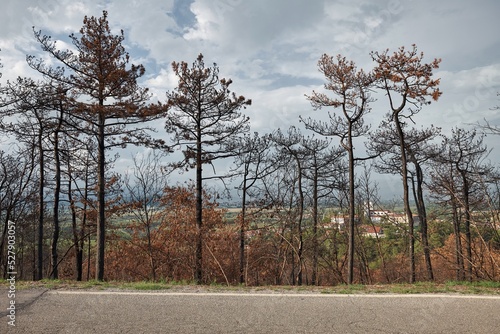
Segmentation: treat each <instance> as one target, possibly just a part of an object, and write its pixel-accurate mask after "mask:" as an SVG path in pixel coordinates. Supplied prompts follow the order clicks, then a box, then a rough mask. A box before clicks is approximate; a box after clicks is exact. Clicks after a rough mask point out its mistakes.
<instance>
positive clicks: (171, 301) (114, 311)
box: [0, 290, 500, 334]
mask: <svg viewBox="0 0 500 334" xmlns="http://www.w3.org/2000/svg"><path fill="white" fill-rule="evenodd" d="M0 293H1V295H0V305H1V306H2V308H1V309H0V314H1V322H0V333H43V334H46V333H47V334H50V333H72V334H76V333H120V334H123V333H252V334H253V333H287V334H291V333H398V334H400V333H500V297H493V296H459V295H386V294H379V295H377V294H375V295H327V294H304V293H296V294H295V293H294V294H279V293H273V294H265V293H260V294H259V293H252V294H249V293H243V294H240V293H225V292H224V293H172V292H144V293H140V292H124V291H118V292H113V291H71V290H51V291H42V290H29V291H18V293H17V294H16V310H15V325H16V326H15V327H13V326H11V325H9V324H8V322H9V321H11V320H10V319H9V317H8V315H9V312H10V311H8V310H6V309H7V306H8V305H9V304H8V303H9V301H10V299H9V298H8V297H7V292H5V291H0Z"/></svg>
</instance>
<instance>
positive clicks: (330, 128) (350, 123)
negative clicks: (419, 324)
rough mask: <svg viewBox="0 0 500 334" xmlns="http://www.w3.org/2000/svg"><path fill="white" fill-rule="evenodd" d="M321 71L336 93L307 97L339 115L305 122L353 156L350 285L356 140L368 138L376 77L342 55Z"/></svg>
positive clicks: (327, 59)
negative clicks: (333, 138) (366, 119)
mask: <svg viewBox="0 0 500 334" xmlns="http://www.w3.org/2000/svg"><path fill="white" fill-rule="evenodd" d="M318 68H319V71H320V72H321V73H323V75H324V76H325V79H326V81H327V82H326V83H325V89H326V90H329V91H331V92H332V93H333V95H334V96H333V97H330V96H328V95H326V94H324V93H318V92H314V91H313V93H312V95H311V96H308V97H307V98H308V99H309V100H310V101H311V104H312V106H313V107H314V108H315V109H321V108H323V107H333V108H335V109H339V112H337V113H330V112H329V122H323V121H316V120H312V119H310V118H309V119H307V120H302V121H303V122H304V123H305V125H306V128H308V129H310V130H312V131H314V132H316V133H318V134H320V135H323V136H336V137H339V138H340V144H341V146H342V147H343V148H344V149H345V151H346V152H347V154H348V157H349V246H348V273H347V283H348V284H352V283H353V280H354V214H355V210H354V209H355V206H354V204H355V203H354V179H355V175H354V165H355V163H356V161H357V160H360V159H361V158H355V157H354V145H353V138H356V137H360V136H364V135H366V134H367V133H368V130H369V127H368V126H366V125H365V124H364V118H363V117H364V116H365V115H366V114H367V113H368V112H369V111H370V107H369V103H370V102H372V98H371V97H370V86H371V84H372V82H373V78H372V75H371V74H369V73H365V72H364V71H363V70H359V71H358V70H357V68H356V66H355V64H354V62H352V61H348V60H347V59H346V58H345V57H342V56H341V55H338V56H337V57H336V59H334V58H333V57H331V56H329V55H326V54H324V55H323V56H322V57H321V58H320V60H319V61H318Z"/></svg>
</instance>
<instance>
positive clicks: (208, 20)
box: [0, 0, 500, 163]
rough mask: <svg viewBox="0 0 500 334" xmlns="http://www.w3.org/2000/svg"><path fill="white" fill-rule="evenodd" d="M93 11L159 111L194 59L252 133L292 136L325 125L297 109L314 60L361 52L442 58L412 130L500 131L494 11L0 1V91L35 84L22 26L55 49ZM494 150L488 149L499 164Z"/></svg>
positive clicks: (269, 2) (276, 0)
mask: <svg viewBox="0 0 500 334" xmlns="http://www.w3.org/2000/svg"><path fill="white" fill-rule="evenodd" d="M5 2H7V3H5ZM103 10H107V11H108V19H109V21H110V24H111V26H112V28H113V29H115V30H116V31H118V30H119V29H123V30H124V32H125V36H126V45H125V46H126V48H127V51H129V52H130V54H131V56H132V58H133V62H134V63H142V64H144V65H145V67H146V75H145V77H144V80H143V82H142V84H143V85H145V86H147V87H149V88H150V89H151V90H152V92H154V94H155V95H156V97H157V98H158V99H160V100H162V101H163V100H165V91H167V90H171V89H173V88H174V87H175V86H176V78H175V77H174V76H173V74H172V71H171V67H170V64H171V62H172V61H186V62H188V63H192V62H193V61H194V60H195V58H196V56H197V55H198V54H199V53H203V55H204V56H205V61H206V63H208V64H211V63H213V62H215V63H217V64H218V65H219V67H220V72H221V76H222V77H228V78H231V79H232V80H233V82H234V84H233V91H235V92H236V93H237V94H239V95H244V96H245V97H247V98H251V99H252V101H253V104H252V106H251V107H250V108H248V109H247V110H246V111H245V112H246V113H247V114H248V115H249V116H250V118H251V124H252V130H253V131H259V132H260V133H265V132H270V131H273V130H275V129H276V128H278V127H280V128H282V129H287V128H288V127H289V126H290V125H298V117H299V115H302V116H304V117H314V118H323V117H324V116H325V114H326V111H325V110H323V111H314V110H313V109H312V108H311V106H310V104H309V102H308V101H307V100H306V98H305V97H304V94H310V93H311V92H312V90H317V91H321V90H322V84H323V78H322V76H321V74H320V73H319V72H318V70H317V61H318V59H319V57H320V56H321V54H323V53H327V54H329V55H336V54H339V53H340V54H342V55H344V56H346V57H347V58H349V59H351V60H353V61H355V62H356V64H357V65H358V67H360V68H363V69H365V70H370V69H371V68H372V67H373V63H372V61H371V58H370V56H369V53H370V51H383V50H385V49H387V48H388V49H390V50H391V51H392V50H396V49H397V48H398V47H400V46H406V47H410V46H411V45H412V44H416V45H417V46H418V49H419V50H420V51H423V52H424V54H425V60H426V61H428V62H430V61H432V60H433V59H434V58H442V63H441V66H440V69H439V70H438V71H436V77H437V78H441V85H440V89H441V91H442V92H443V95H442V97H441V98H440V100H439V101H438V102H437V103H433V104H431V105H430V106H427V107H425V108H424V109H423V110H422V111H421V112H420V114H419V115H418V116H417V117H416V118H415V121H416V122H417V125H418V126H420V125H423V126H429V125H431V124H434V125H436V126H440V127H442V128H443V132H444V133H449V130H450V129H451V128H452V127H454V126H464V127H467V126H468V124H471V123H476V122H478V121H479V122H482V121H483V119H486V120H488V121H489V122H490V123H492V124H496V125H499V124H500V112H499V111H496V110H492V108H493V107H495V106H496V105H500V102H499V98H498V97H497V92H499V91H500V34H499V32H500V19H499V15H500V2H498V1H496V0H475V1H456V0H442V1H435V0H422V1H417V0H389V1H382V0H381V1H374V0H372V1H369V0H366V1H363V0H345V1H335V0H150V1H140V0H103V1H97V0H88V1H75V0H60V1H56V0H18V1H12V0H8V1H4V3H3V4H2V9H1V11H0V26H1V28H0V49H1V52H0V59H1V62H2V64H3V69H2V70H1V72H2V73H3V77H2V79H1V81H5V80H7V79H14V78H16V77H17V76H34V75H35V74H34V73H33V71H32V70H31V69H29V68H28V66H27V65H26V61H25V57H26V54H39V53H40V47H39V45H37V43H36V42H35V40H34V38H33V32H32V28H31V27H32V26H35V28H36V29H37V30H42V32H43V33H44V34H47V35H51V36H52V37H53V38H54V39H57V40H58V45H60V47H61V48H64V47H68V46H70V45H69V44H68V43H69V42H70V41H69V39H68V37H67V36H68V35H69V34H70V33H72V32H78V31H79V29H80V28H81V26H82V20H83V17H84V16H85V15H88V16H101V15H102V11H103ZM374 97H375V98H377V99H378V100H379V102H377V103H375V104H374V108H373V111H372V113H371V114H370V120H371V121H372V123H373V126H374V127H376V126H377V125H378V124H379V122H380V120H381V118H382V117H383V116H384V114H385V113H386V111H387V109H386V104H384V103H385V99H384V96H383V95H382V94H377V95H375V96H374ZM159 128H160V129H161V127H159ZM498 139H499V137H496V138H495V137H493V136H490V137H489V138H488V146H489V147H490V148H494V152H493V153H492V159H493V160H494V161H495V162H497V163H498V162H499V161H500V160H499V159H498V158H497V156H499V155H500V152H496V154H495V151H496V150H500V149H497V148H495V147H494V146H495V143H496V142H497V141H498ZM122 157H123V159H127V155H126V154H123V153H122Z"/></svg>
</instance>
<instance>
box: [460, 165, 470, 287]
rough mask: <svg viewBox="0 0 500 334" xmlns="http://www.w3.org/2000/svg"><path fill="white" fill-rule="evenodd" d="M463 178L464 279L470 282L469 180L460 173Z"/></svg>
mask: <svg viewBox="0 0 500 334" xmlns="http://www.w3.org/2000/svg"><path fill="white" fill-rule="evenodd" d="M462 179H463V183H464V185H463V196H464V211H465V212H464V214H465V248H466V252H467V266H466V269H467V270H466V279H467V281H469V282H472V237H471V231H470V222H471V215H470V204H469V181H468V180H467V177H466V175H465V174H462Z"/></svg>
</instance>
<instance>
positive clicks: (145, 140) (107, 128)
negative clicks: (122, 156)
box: [27, 11, 165, 280]
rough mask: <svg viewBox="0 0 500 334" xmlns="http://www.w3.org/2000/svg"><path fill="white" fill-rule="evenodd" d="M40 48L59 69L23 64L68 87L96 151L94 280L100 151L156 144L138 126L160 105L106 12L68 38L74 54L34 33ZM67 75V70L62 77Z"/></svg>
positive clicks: (101, 222)
mask: <svg viewBox="0 0 500 334" xmlns="http://www.w3.org/2000/svg"><path fill="white" fill-rule="evenodd" d="M35 38H36V39H37V41H38V42H39V43H40V45H41V46H42V50H43V51H45V52H47V53H48V54H49V55H50V56H52V57H53V58H54V59H55V60H56V61H57V62H58V63H59V64H60V66H57V67H53V66H52V65H51V64H48V63H46V62H45V61H44V59H42V58H36V57H35V56H28V57H27V61H28V64H29V65H30V66H31V67H32V68H34V69H35V70H37V71H38V72H40V73H42V74H43V75H44V76H45V77H46V78H50V79H51V80H55V81H57V82H61V83H64V84H66V85H68V87H70V88H71V93H72V96H73V97H74V100H73V102H74V103H75V105H76V107H75V110H76V111H75V113H74V114H73V116H74V117H77V118H79V119H80V120H81V121H82V128H81V130H82V131H86V132H87V133H88V134H90V135H92V136H93V137H94V138H95V140H96V142H97V147H98V156H97V162H98V170H97V175H98V187H97V188H98V191H97V196H98V224H97V258H96V279H97V280H103V279H104V255H105V251H104V249H105V240H106V239H105V233H106V213H105V204H106V177H105V170H106V150H108V149H110V148H112V147H116V146H121V147H123V146H126V145H127V144H151V145H162V144H163V142H162V141H156V142H154V141H153V140H152V138H151V136H150V134H149V131H148V130H151V129H150V128H148V127H146V126H145V125H144V123H145V122H146V121H151V120H153V119H156V118H159V117H162V116H164V110H165V108H163V106H161V105H160V104H155V105H152V104H150V103H149V99H150V96H151V95H150V93H149V92H148V89H146V88H142V87H140V86H139V85H138V83H137V79H138V78H140V77H141V76H142V75H144V73H145V69H144V66H142V65H130V64H129V60H130V57H129V54H128V53H127V52H126V51H125V48H124V47H123V45H122V44H123V41H124V39H125V37H124V34H123V30H122V31H121V32H120V33H119V34H118V35H114V34H112V32H111V28H110V27H109V23H108V13H107V12H106V11H103V15H102V16H101V17H100V18H96V17H93V16H92V17H87V16H85V18H84V20H83V27H82V29H81V30H80V36H77V35H75V34H71V35H70V39H71V42H72V44H73V47H74V49H75V51H71V50H59V49H58V48H57V47H56V43H55V41H52V39H51V37H50V36H47V35H42V33H41V31H35ZM67 72H70V73H68V74H67Z"/></svg>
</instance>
